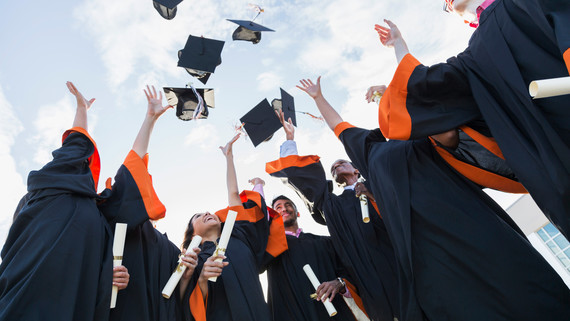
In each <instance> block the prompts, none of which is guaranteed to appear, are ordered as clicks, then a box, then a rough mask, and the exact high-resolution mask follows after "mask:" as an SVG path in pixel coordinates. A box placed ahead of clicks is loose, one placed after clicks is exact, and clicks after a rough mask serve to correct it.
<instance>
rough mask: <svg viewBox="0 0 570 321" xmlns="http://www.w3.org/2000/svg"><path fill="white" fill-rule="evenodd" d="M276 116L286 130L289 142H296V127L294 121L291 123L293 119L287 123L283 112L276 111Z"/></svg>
mask: <svg viewBox="0 0 570 321" xmlns="http://www.w3.org/2000/svg"><path fill="white" fill-rule="evenodd" d="M275 114H277V117H279V121H280V122H281V125H283V130H285V136H286V137H287V140H294V139H295V126H294V125H293V121H291V117H289V119H288V120H287V121H285V114H284V113H283V110H276V111H275Z"/></svg>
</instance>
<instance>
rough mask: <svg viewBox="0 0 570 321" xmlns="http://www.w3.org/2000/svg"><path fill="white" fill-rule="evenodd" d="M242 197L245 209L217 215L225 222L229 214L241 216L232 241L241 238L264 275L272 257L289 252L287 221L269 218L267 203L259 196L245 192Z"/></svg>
mask: <svg viewBox="0 0 570 321" xmlns="http://www.w3.org/2000/svg"><path fill="white" fill-rule="evenodd" d="M240 197H241V201H242V205H241V206H230V207H228V208H225V209H223V210H219V211H217V212H216V215H217V216H218V217H219V218H220V220H221V221H222V222H225V221H226V218H227V215H228V211H229V210H233V211H236V212H237V217H236V222H235V224H234V229H233V231H232V238H233V237H236V238H239V239H241V240H242V241H243V242H245V243H246V244H247V245H248V247H249V248H250V249H251V250H252V252H253V254H254V256H255V258H256V263H257V266H258V268H259V270H260V272H261V271H262V270H263V267H264V265H265V264H266V262H267V260H268V258H267V255H268V254H269V255H270V256H272V257H277V256H279V254H281V253H283V252H284V251H285V250H287V240H286V238H285V227H284V226H283V219H282V218H281V216H280V215H279V214H277V213H275V212H273V215H269V213H268V207H267V205H266V204H265V200H264V199H263V197H262V196H261V195H260V194H259V193H257V192H254V191H247V190H245V191H243V192H242V193H241V194H240Z"/></svg>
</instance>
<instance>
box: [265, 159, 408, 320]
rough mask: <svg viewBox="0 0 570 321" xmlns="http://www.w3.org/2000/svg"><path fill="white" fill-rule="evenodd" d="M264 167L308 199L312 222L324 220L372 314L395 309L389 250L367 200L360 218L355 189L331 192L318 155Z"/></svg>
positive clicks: (389, 314) (377, 316)
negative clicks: (365, 216) (364, 218)
mask: <svg viewBox="0 0 570 321" xmlns="http://www.w3.org/2000/svg"><path fill="white" fill-rule="evenodd" d="M266 171H267V172H268V173H269V174H270V175H271V176H274V177H280V178H284V179H285V181H287V183H288V184H289V186H291V187H292V188H293V189H294V190H295V191H296V192H297V193H298V194H299V196H300V197H301V199H303V201H304V202H305V204H307V205H308V207H309V210H310V211H311V212H312V215H313V218H315V220H316V221H317V222H326V225H327V227H328V230H329V232H330V234H331V238H332V243H333V244H334V248H335V251H336V253H337V255H338V256H339V258H340V260H341V262H342V265H343V267H344V269H345V270H346V272H347V275H348V278H349V280H350V281H351V282H354V286H355V287H356V289H357V290H358V294H359V296H360V298H361V299H362V303H363V305H364V309H365V310H366V313H367V314H368V316H369V317H370V318H371V319H372V320H387V321H392V320H394V317H399V315H400V305H399V300H400V299H399V289H398V280H397V268H396V262H395V256H394V250H393V248H392V244H391V242H390V239H389V237H388V233H387V231H386V227H385V226H384V222H383V220H382V218H381V217H380V216H379V215H378V212H377V211H376V209H375V208H374V207H373V206H372V203H371V202H369V204H368V209H369V213H370V222H369V223H368V224H367V223H364V222H362V212H361V208H360V200H359V199H358V198H356V195H355V193H354V190H345V191H344V192H343V193H342V194H341V195H336V194H334V193H332V191H331V189H330V187H331V186H330V184H328V183H329V182H327V180H326V176H325V172H324V169H323V166H322V164H321V162H320V161H319V157H318V156H297V155H291V156H288V157H284V158H280V159H278V160H276V161H273V162H270V163H267V165H266Z"/></svg>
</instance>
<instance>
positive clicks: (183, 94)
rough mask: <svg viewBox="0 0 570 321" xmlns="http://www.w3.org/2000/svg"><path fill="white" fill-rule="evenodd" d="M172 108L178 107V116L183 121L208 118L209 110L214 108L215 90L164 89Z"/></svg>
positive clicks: (192, 88)
mask: <svg viewBox="0 0 570 321" xmlns="http://www.w3.org/2000/svg"><path fill="white" fill-rule="evenodd" d="M162 89H163V90H164V95H165V96H166V101H168V104H169V105H170V106H174V107H176V116H178V118H180V119H182V120H192V119H199V118H208V114H209V113H208V108H214V89H211V88H194V87H191V88H172V87H164V88H162Z"/></svg>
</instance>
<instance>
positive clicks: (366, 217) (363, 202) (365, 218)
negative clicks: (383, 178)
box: [358, 177, 370, 223]
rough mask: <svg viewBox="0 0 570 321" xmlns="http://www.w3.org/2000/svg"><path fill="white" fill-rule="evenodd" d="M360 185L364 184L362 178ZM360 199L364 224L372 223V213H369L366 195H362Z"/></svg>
mask: <svg viewBox="0 0 570 321" xmlns="http://www.w3.org/2000/svg"><path fill="white" fill-rule="evenodd" d="M358 181H359V182H360V183H364V179H363V178H362V177H361V178H360V179H358ZM358 199H360V212H361V213H362V222H364V223H368V222H370V212H369V211H368V197H366V195H360V196H359V197H358Z"/></svg>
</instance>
